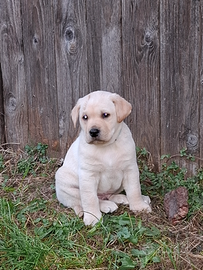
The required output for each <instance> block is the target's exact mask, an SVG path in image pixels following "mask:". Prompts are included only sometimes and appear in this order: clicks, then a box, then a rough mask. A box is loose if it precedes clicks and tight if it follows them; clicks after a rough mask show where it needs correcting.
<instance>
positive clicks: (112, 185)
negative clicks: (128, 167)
mask: <svg viewBox="0 0 203 270" xmlns="http://www.w3.org/2000/svg"><path fill="white" fill-rule="evenodd" d="M123 177H124V174H123V171H121V170H119V169H117V170H104V171H102V172H100V174H99V179H98V181H99V184H98V193H106V192H107V193H113V192H115V191H117V190H118V189H120V188H121V186H122V181H123Z"/></svg>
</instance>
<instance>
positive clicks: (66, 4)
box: [54, 0, 89, 155]
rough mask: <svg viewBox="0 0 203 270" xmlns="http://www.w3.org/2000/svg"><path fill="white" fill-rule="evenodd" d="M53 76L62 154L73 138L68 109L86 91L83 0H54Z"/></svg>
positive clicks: (86, 71) (86, 70)
mask: <svg viewBox="0 0 203 270" xmlns="http://www.w3.org/2000/svg"><path fill="white" fill-rule="evenodd" d="M54 7H55V15H56V17H55V22H56V28H55V39H56V72H57V73H56V76H57V98H58V108H59V137H60V146H61V151H62V153H63V155H64V154H65V152H66V150H67V147H68V146H70V144H71V143H72V142H73V140H74V139H75V137H76V135H77V133H78V130H74V127H73V124H72V121H71V118H70V113H71V109H72V108H73V106H74V105H75V104H76V102H77V100H78V98H79V97H82V96H83V95H85V94H87V93H88V92H89V88H88V64H87V46H86V7H85V1H84V0H69V1H66V0H55V1H54Z"/></svg>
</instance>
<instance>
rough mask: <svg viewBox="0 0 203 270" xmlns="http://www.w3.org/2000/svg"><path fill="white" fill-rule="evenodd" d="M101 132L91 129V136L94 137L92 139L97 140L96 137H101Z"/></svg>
mask: <svg viewBox="0 0 203 270" xmlns="http://www.w3.org/2000/svg"><path fill="white" fill-rule="evenodd" d="M99 132H100V130H99V129H97V128H92V129H90V132H89V133H90V136H91V137H92V138H95V137H97V136H98V135H99Z"/></svg>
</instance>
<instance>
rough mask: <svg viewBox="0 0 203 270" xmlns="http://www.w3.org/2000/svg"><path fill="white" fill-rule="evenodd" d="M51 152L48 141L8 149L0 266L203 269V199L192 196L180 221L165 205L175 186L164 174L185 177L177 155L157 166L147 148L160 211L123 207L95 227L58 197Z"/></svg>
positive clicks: (148, 180)
mask: <svg viewBox="0 0 203 270" xmlns="http://www.w3.org/2000/svg"><path fill="white" fill-rule="evenodd" d="M45 153H46V147H45V146H43V145H41V144H38V145H37V146H36V147H27V148H26V149H25V151H21V150H17V151H13V150H11V149H9V148H7V149H5V148H3V147H2V148H1V149H0V173H1V174H0V198H1V199H0V269H4V270H5V269H23V270H24V269H121V270H122V269H150V270H153V269H157V270H158V269H160V270H161V269H167V270H169V269H178V270H179V269H185V270H187V269H188V270H189V269H198V270H199V269H203V232H202V225H203V211H202V208H201V205H200V206H199V203H201V202H202V201H199V200H196V201H197V203H196V205H197V207H192V206H191V204H192V205H193V204H195V203H194V201H192V199H191V198H192V197H190V199H189V203H190V212H189V214H188V216H187V217H186V218H185V220H182V221H181V222H180V223H179V224H178V225H176V226H173V225H171V224H170V222H169V221H168V218H167V217H166V214H165V212H164V208H163V196H164V192H165V191H166V190H167V188H168V189H171V188H172V186H171V185H169V184H167V185H165V186H164V184H163V183H160V181H161V180H160V179H162V178H165V179H166V178H167V179H168V177H169V176H170V177H169V178H170V179H172V175H173V176H174V179H175V180H174V179H172V180H174V181H176V182H177V181H179V183H180V184H182V182H181V181H183V179H182V178H181V177H183V170H181V169H180V168H179V167H178V166H176V165H174V163H173V162H172V163H171V164H172V165H173V166H172V165H171V164H170V165H167V167H165V169H164V170H162V171H161V172H159V173H158V172H153V166H152V164H151V161H150V162H149V160H150V159H149V155H148V152H145V153H144V152H143V150H139V153H138V159H139V162H138V163H139V168H140V172H141V181H142V188H143V192H145V194H146V195H150V197H151V199H152V209H153V211H152V213H150V214H147V213H140V214H136V215H135V214H134V213H132V212H130V211H129V209H128V207H127V206H120V207H119V209H118V211H117V212H115V213H114V214H108V215H104V217H103V223H102V222H100V223H98V224H97V225H96V226H95V227H93V228H92V227H85V226H84V224H83V222H82V219H80V218H78V217H76V216H75V214H74V213H73V211H72V210H71V209H67V208H65V207H63V206H62V205H61V204H59V202H58V201H57V199H56V195H55V188H54V184H55V183H54V174H55V171H56V170H57V168H58V167H59V166H60V165H61V161H60V160H57V159H49V158H47V157H46V155H45ZM149 163H150V164H149ZM200 172H201V173H202V171H201V170H200ZM200 172H199V174H197V176H196V178H188V179H189V180H188V182H187V188H188V190H189V192H190V193H191V191H190V190H193V192H197V196H199V195H198V194H200V195H201V194H202V195H203V189H202V180H201V175H202V174H201V173H200ZM183 178H184V177H183ZM197 179H200V181H197ZM184 181H185V180H184ZM194 181H195V184H194ZM188 183H190V186H191V185H193V186H192V187H190V186H189V184H188ZM197 183H198V185H197ZM194 185H196V186H197V187H194ZM160 186H161V189H160ZM162 191H164V192H162ZM147 192H149V193H147ZM202 195H201V196H202ZM201 196H200V200H201V199H202V197H201Z"/></svg>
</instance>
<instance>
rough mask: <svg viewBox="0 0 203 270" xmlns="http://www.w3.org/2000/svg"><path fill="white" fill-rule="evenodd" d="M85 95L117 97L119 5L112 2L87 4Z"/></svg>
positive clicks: (99, 0) (119, 87) (102, 0)
mask: <svg viewBox="0 0 203 270" xmlns="http://www.w3.org/2000/svg"><path fill="white" fill-rule="evenodd" d="M86 8H87V45H88V47H87V49H88V68H89V91H95V90H99V89H101V90H108V91H110V92H116V93H119V94H121V95H123V94H124V96H125V93H123V91H122V77H121V74H122V73H121V72H122V70H121V68H122V47H121V26H122V25H121V22H122V21H121V4H120V1H115V0H96V1H92V0H87V6H86Z"/></svg>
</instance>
